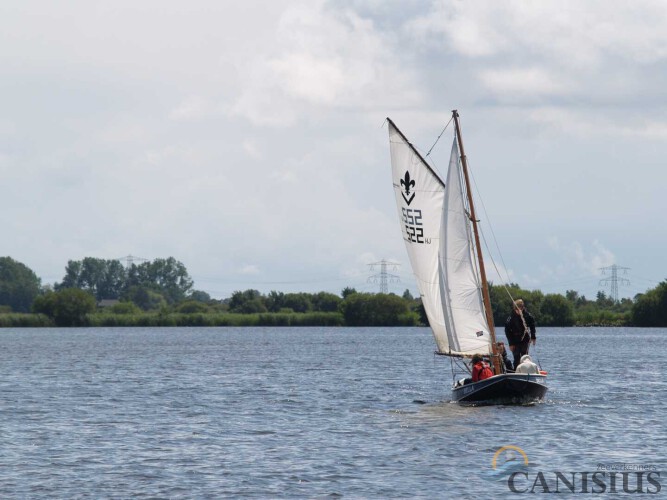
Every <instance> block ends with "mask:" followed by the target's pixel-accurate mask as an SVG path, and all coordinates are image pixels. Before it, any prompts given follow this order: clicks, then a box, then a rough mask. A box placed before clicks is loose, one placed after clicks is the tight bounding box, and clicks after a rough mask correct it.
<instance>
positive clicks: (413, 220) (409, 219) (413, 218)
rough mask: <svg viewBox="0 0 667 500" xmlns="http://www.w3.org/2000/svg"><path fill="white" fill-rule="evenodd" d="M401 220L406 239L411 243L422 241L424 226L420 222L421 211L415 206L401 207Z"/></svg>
mask: <svg viewBox="0 0 667 500" xmlns="http://www.w3.org/2000/svg"><path fill="white" fill-rule="evenodd" d="M403 222H404V223H405V232H406V233H407V235H408V241H410V242H412V243H424V227H423V224H422V211H421V210H419V209H416V208H414V209H413V208H403Z"/></svg>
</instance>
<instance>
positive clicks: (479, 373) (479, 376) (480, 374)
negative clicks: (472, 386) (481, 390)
mask: <svg viewBox="0 0 667 500" xmlns="http://www.w3.org/2000/svg"><path fill="white" fill-rule="evenodd" d="M489 377H493V370H491V368H490V367H489V364H488V363H487V362H486V361H484V358H482V356H480V355H479V354H475V355H474V356H473V357H472V381H473V382H479V381H480V380H484V379H487V378H489Z"/></svg>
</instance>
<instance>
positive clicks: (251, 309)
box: [229, 290, 268, 314]
mask: <svg viewBox="0 0 667 500" xmlns="http://www.w3.org/2000/svg"><path fill="white" fill-rule="evenodd" d="M229 310H230V311H231V312H235V313H242V314H252V313H264V312H267V310H268V309H267V308H266V304H264V300H262V294H261V293H259V291H257V290H246V291H244V292H240V291H236V292H234V293H233V294H232V296H231V298H230V299H229Z"/></svg>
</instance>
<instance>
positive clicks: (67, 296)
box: [33, 288, 97, 326]
mask: <svg viewBox="0 0 667 500" xmlns="http://www.w3.org/2000/svg"><path fill="white" fill-rule="evenodd" d="M96 306H97V303H96V301H95V297H93V296H92V295H91V294H90V293H89V292H85V291H83V290H80V289H78V288H65V289H62V290H58V291H57V292H47V293H46V294H44V295H42V296H40V297H38V299H36V300H35V303H34V306H33V310H34V312H36V313H42V314H45V315H47V316H49V317H51V318H53V319H54V321H55V323H56V325H58V326H83V325H85V324H86V315H88V314H90V313H92V312H93V311H94V310H95V308H96Z"/></svg>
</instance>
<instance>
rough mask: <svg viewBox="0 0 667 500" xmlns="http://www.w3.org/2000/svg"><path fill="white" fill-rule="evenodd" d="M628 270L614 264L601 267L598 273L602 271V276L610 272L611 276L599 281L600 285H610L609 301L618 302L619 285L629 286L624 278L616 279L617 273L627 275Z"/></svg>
mask: <svg viewBox="0 0 667 500" xmlns="http://www.w3.org/2000/svg"><path fill="white" fill-rule="evenodd" d="M629 270H630V268H629V267H621V266H617V265H616V264H614V265H612V266H607V267H601V268H600V271H602V274H606V272H607V271H611V276H610V277H609V278H605V279H602V280H600V285H601V286H603V285H606V284H607V283H609V284H611V294H610V297H611V300H613V301H614V302H618V285H619V283H620V284H621V285H629V284H630V280H628V279H625V278H619V277H618V271H623V274H627V272H628V271H629Z"/></svg>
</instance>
